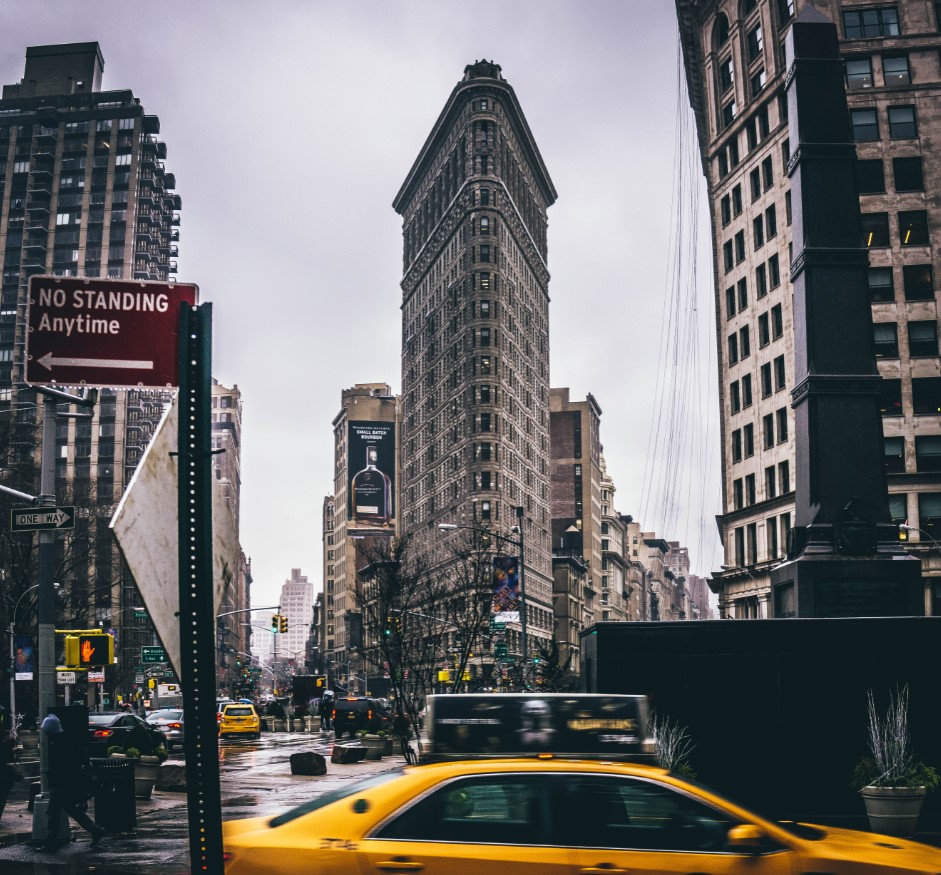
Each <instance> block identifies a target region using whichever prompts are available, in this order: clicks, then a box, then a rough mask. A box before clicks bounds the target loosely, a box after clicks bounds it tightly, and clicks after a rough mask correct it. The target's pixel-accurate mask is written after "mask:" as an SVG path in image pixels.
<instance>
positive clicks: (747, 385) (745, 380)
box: [742, 374, 752, 407]
mask: <svg viewBox="0 0 941 875" xmlns="http://www.w3.org/2000/svg"><path fill="white" fill-rule="evenodd" d="M751 403H752V397H751V374H745V376H744V377H742V407H751Z"/></svg>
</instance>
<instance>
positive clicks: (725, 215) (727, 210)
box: [719, 195, 732, 228]
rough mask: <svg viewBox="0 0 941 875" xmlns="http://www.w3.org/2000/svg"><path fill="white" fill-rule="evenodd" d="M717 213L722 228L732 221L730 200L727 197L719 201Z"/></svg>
mask: <svg viewBox="0 0 941 875" xmlns="http://www.w3.org/2000/svg"><path fill="white" fill-rule="evenodd" d="M719 213H720V215H721V216H722V227H723V228H725V227H727V226H728V224H729V223H730V222H731V221H732V200H731V198H730V196H729V195H726V196H725V197H724V198H722V200H721V201H719Z"/></svg>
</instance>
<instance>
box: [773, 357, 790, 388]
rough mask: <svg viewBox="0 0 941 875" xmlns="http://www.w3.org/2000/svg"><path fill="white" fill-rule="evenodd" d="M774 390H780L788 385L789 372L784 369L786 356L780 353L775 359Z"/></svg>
mask: <svg viewBox="0 0 941 875" xmlns="http://www.w3.org/2000/svg"><path fill="white" fill-rule="evenodd" d="M773 367H774V391H775V392H780V391H781V390H782V389H784V388H786V387H787V372H786V371H785V370H784V356H783V355H779V356H778V357H777V358H776V359H775V360H774V365H773Z"/></svg>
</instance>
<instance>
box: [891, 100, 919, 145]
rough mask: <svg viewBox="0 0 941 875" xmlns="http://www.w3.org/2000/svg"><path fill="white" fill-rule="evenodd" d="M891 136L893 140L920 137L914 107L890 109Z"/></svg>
mask: <svg viewBox="0 0 941 875" xmlns="http://www.w3.org/2000/svg"><path fill="white" fill-rule="evenodd" d="M889 136H890V137H892V139H893V140H906V139H911V138H912V137H917V136H918V125H917V124H916V122H915V107H914V106H890V107H889Z"/></svg>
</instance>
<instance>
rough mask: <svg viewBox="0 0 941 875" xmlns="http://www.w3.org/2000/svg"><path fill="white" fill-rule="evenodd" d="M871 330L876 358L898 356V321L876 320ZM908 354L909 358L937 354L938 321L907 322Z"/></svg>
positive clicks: (893, 357)
mask: <svg viewBox="0 0 941 875" xmlns="http://www.w3.org/2000/svg"><path fill="white" fill-rule="evenodd" d="M872 330H873V347H874V351H875V356H876V358H892V359H895V358H898V357H899V338H898V323H897V322H877V323H875V324H874V325H873V326H872ZM908 354H909V356H910V357H911V358H926V357H932V356H937V355H938V323H937V322H936V321H935V320H933V319H931V320H927V321H919V322H914V321H913V322H909V323H908Z"/></svg>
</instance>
